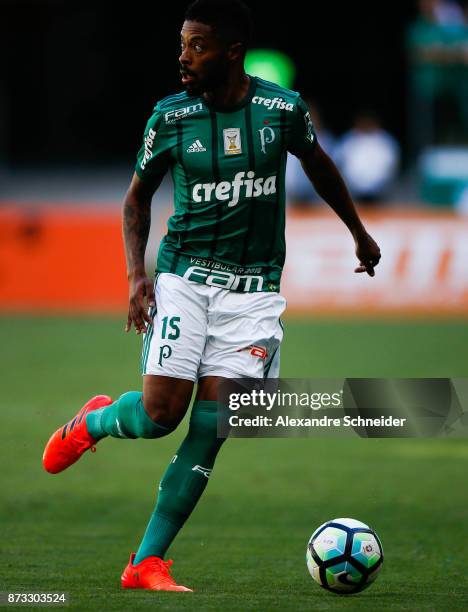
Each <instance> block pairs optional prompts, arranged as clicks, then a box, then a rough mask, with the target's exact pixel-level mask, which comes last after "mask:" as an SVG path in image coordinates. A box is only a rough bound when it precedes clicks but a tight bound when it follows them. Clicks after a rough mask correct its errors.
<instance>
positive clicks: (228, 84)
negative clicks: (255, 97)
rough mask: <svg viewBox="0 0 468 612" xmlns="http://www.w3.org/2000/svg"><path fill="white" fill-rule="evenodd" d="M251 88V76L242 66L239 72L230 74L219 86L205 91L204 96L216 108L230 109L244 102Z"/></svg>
mask: <svg viewBox="0 0 468 612" xmlns="http://www.w3.org/2000/svg"><path fill="white" fill-rule="evenodd" d="M249 88H250V78H249V77H248V76H247V74H246V73H245V72H244V69H243V68H241V69H240V70H239V71H238V72H235V73H233V74H230V75H229V76H228V77H227V79H226V81H225V82H224V83H222V84H220V85H219V87H216V88H215V89H212V90H210V91H205V92H204V94H203V97H204V98H205V100H207V101H208V102H209V103H210V104H211V105H212V106H214V107H215V108H219V109H226V110H229V108H231V107H234V106H237V104H239V102H242V100H243V99H244V98H245V97H246V96H247V94H248V92H249Z"/></svg>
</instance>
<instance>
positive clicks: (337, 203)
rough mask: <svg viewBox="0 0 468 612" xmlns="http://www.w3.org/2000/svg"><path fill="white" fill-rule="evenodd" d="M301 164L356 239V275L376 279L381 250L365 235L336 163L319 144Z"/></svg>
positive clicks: (319, 192)
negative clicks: (364, 273)
mask: <svg viewBox="0 0 468 612" xmlns="http://www.w3.org/2000/svg"><path fill="white" fill-rule="evenodd" d="M301 163H302V167H303V168H304V171H305V173H306V174H307V176H308V177H309V179H310V180H311V181H312V183H313V185H314V187H315V189H316V191H317V193H318V194H319V195H320V197H322V198H323V199H324V200H325V202H327V204H328V205H329V206H330V207H331V208H332V209H333V210H334V211H335V212H336V214H337V215H338V216H339V217H340V219H341V220H342V221H343V223H345V225H346V226H347V227H348V229H349V231H350V232H351V234H352V235H353V238H354V241H355V243H356V256H357V258H358V259H359V262H360V265H359V266H358V267H357V268H356V269H355V270H354V271H355V272H367V274H369V276H374V275H375V271H374V268H375V266H376V265H377V264H378V263H379V261H380V249H379V247H378V245H377V243H376V242H375V240H374V239H373V238H372V237H371V236H370V235H369V234H368V233H367V232H366V229H365V227H364V225H363V223H362V221H361V219H360V218H359V215H358V213H357V211H356V208H355V206H354V203H353V200H352V199H351V196H350V194H349V191H348V188H347V187H346V184H345V182H344V180H343V178H342V176H341V174H340V173H339V171H338V169H337V167H336V166H335V164H334V162H333V160H332V159H330V157H329V156H328V155H327V154H326V153H325V151H324V150H323V149H322V148H321V146H320V145H319V144H318V143H317V144H316V146H315V148H314V150H313V151H312V152H310V153H307V154H306V155H304V156H303V157H302V158H301Z"/></svg>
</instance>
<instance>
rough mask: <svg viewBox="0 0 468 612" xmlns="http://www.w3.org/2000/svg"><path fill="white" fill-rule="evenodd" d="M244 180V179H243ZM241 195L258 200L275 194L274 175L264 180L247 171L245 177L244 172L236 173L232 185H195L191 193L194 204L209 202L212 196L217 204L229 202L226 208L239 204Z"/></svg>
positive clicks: (228, 183) (227, 183)
mask: <svg viewBox="0 0 468 612" xmlns="http://www.w3.org/2000/svg"><path fill="white" fill-rule="evenodd" d="M245 176H246V178H245V179H244V177H245ZM241 189H243V191H244V193H243V194H242V195H243V196H244V197H245V198H258V197H259V196H262V195H272V194H274V193H276V174H274V175H272V176H268V177H267V178H264V177H263V176H260V177H258V178H255V172H253V171H252V170H249V171H248V172H247V175H246V173H245V172H238V173H237V174H236V175H235V177H234V180H233V181H232V183H230V182H229V181H221V183H197V184H196V185H195V186H194V188H193V191H192V198H193V201H194V202H197V203H200V202H210V201H211V198H212V195H213V193H214V197H215V199H216V200H218V201H219V202H225V201H226V200H229V202H228V206H229V207H232V206H235V205H236V204H238V203H239V199H240V196H241Z"/></svg>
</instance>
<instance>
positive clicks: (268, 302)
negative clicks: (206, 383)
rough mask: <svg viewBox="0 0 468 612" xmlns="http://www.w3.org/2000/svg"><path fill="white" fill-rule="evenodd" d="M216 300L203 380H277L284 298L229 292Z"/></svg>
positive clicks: (205, 355)
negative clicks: (267, 378)
mask: <svg viewBox="0 0 468 612" xmlns="http://www.w3.org/2000/svg"><path fill="white" fill-rule="evenodd" d="M217 297H218V298H219V299H217V300H215V302H214V305H213V308H211V309H210V313H209V317H208V335H207V342H206V345H205V350H204V352H203V356H202V361H201V364H200V374H199V375H200V377H202V376H203V377H204V376H221V377H227V378H232V377H252V378H264V377H266V376H270V377H278V376H279V347H280V344H281V341H282V339H283V325H282V323H281V318H280V317H281V315H282V313H283V312H284V309H285V307H286V300H285V298H284V297H283V296H281V295H279V294H278V293H261V292H259V293H236V292H229V291H223V292H222V293H220V294H219V295H218V296H217Z"/></svg>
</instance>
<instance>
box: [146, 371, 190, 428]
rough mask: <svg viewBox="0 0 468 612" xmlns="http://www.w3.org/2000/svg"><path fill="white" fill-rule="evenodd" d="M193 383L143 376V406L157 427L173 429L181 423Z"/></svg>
mask: <svg viewBox="0 0 468 612" xmlns="http://www.w3.org/2000/svg"><path fill="white" fill-rule="evenodd" d="M193 387H194V383H193V381H191V380H184V379H182V378H173V377H171V376H155V375H153V374H146V375H144V376H143V405H144V407H145V411H146V413H147V414H148V415H149V416H150V417H151V418H152V419H153V420H154V421H155V422H156V423H158V424H159V425H162V426H163V427H170V428H175V427H177V425H178V424H179V423H180V422H181V421H182V419H183V418H184V416H185V413H186V412H187V409H188V407H189V405H190V400H191V399H192V393H193Z"/></svg>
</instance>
